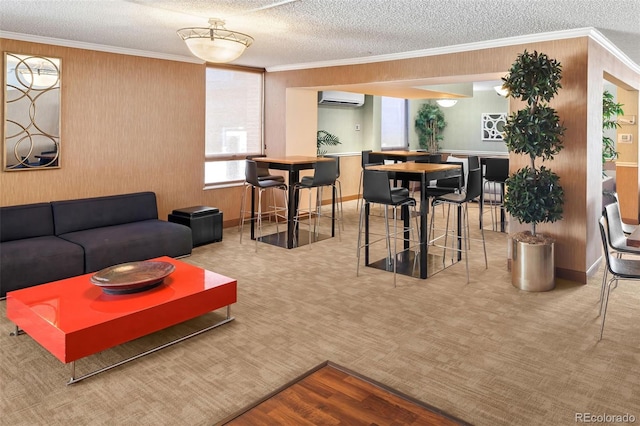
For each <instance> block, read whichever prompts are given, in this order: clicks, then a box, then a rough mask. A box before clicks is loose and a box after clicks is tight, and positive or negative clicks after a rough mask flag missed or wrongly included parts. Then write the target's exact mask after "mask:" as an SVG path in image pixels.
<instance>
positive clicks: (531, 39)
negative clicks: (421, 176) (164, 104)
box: [0, 27, 640, 74]
mask: <svg viewBox="0 0 640 426" xmlns="http://www.w3.org/2000/svg"><path fill="white" fill-rule="evenodd" d="M578 37H589V38H591V39H592V40H594V41H595V42H596V43H598V44H599V45H600V46H602V47H603V48H604V49H606V50H607V51H608V52H609V53H611V54H612V55H613V56H615V57H616V58H618V59H619V60H620V61H621V62H623V63H624V64H625V65H627V66H628V67H629V68H631V69H632V70H633V71H635V72H637V73H639V74H640V66H639V65H638V64H636V63H635V62H633V61H632V60H631V59H630V58H629V57H628V56H627V55H626V54H625V53H624V52H622V51H621V50H620V49H619V48H618V47H617V46H616V45H614V44H613V43H611V41H609V40H608V39H607V38H606V37H605V36H603V35H602V33H600V32H599V31H598V30H597V29H595V28H593V27H588V28H578V29H573V30H563V31H553V32H547V33H539V34H530V35H525V36H516V37H508V38H502V39H496V40H488V41H481V42H474V43H466V44H458V45H453V46H444V47H437V48H433V49H423V50H412V51H409V52H400V53H392V54H388V55H377V56H367V57H361V58H349V59H339V60H334V61H319V62H308V63H301V64H291V65H277V66H273V67H268V68H266V71H267V72H278V71H295V70H302V69H309V68H326V67H335V66H344V65H359V64H368V63H376V62H385V61H396V60H400V59H413V58H421V57H428V56H435V55H444V54H451V53H460V52H469V51H472V50H481V49H489V48H495V47H505V46H513V45H518V44H527V43H536V42H544V41H553V40H563V39H570V38H578ZM0 38H6V39H11V40H20V41H27V42H32V43H42V44H51V45H55V46H63V47H71V48H76V49H86V50H95V51H99V52H107V53H116V54H120V55H130V56H141V57H145V58H154V59H163V60H168V61H177V62H189V63H193V64H203V63H205V62H204V61H202V60H201V59H198V58H196V57H193V56H180V55H169V54H163V53H157V52H149V51H145V50H136V49H125V48H120V47H113V46H105V45H101V44H95V43H85V42H80V41H74V40H65V39H59V38H52V37H42V36H36V35H30V34H22V33H13V32H8V31H1V30H0Z"/></svg>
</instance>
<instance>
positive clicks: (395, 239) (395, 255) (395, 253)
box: [384, 206, 404, 288]
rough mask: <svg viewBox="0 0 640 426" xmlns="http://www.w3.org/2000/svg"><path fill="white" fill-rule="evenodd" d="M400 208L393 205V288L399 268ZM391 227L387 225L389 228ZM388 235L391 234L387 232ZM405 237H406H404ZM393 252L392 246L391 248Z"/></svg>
mask: <svg viewBox="0 0 640 426" xmlns="http://www.w3.org/2000/svg"><path fill="white" fill-rule="evenodd" d="M384 212H385V216H387V206H385V209H384ZM397 216H398V208H397V207H396V206H394V207H393V288H395V287H396V273H397V269H398V217H397ZM388 229H389V228H388V227H387V230H388ZM387 235H389V234H388V233H387ZM403 238H404V237H403ZM389 252H391V248H389Z"/></svg>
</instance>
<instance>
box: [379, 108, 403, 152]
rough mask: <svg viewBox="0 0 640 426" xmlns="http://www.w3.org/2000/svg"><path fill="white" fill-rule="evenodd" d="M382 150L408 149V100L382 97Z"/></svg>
mask: <svg viewBox="0 0 640 426" xmlns="http://www.w3.org/2000/svg"><path fill="white" fill-rule="evenodd" d="M380 100H381V117H380V127H381V129H380V133H381V134H380V138H381V148H382V149H383V150H384V149H407V147H408V146H409V143H408V140H407V100H406V99H400V98H389V97H385V96H383V97H381V99H380Z"/></svg>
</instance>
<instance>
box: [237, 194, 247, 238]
mask: <svg viewBox="0 0 640 426" xmlns="http://www.w3.org/2000/svg"><path fill="white" fill-rule="evenodd" d="M247 189H248V187H247V185H245V186H244V188H242V200H241V201H240V223H238V232H240V244H242V231H243V229H244V215H245V208H246V206H245V200H246V198H247Z"/></svg>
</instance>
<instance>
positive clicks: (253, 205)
mask: <svg viewBox="0 0 640 426" xmlns="http://www.w3.org/2000/svg"><path fill="white" fill-rule="evenodd" d="M255 207H256V191H255V188H254V187H253V185H252V186H251V220H250V222H251V239H252V240H255V239H256V234H255V232H256V230H255V227H254V223H253V222H255V212H256V208H255Z"/></svg>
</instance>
